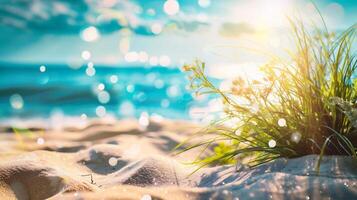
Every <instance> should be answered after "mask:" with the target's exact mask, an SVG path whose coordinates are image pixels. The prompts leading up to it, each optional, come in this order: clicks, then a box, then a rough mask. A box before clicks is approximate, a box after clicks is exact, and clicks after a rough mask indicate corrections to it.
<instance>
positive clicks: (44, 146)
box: [0, 120, 357, 200]
mask: <svg viewBox="0 0 357 200" xmlns="http://www.w3.org/2000/svg"><path fill="white" fill-rule="evenodd" d="M11 123H12V124H16V123H13V122H11ZM21 124H22V126H27V128H30V130H31V132H23V131H22V132H21V133H18V134H15V133H13V132H14V131H13V129H12V128H10V127H9V126H8V122H7V123H2V124H1V126H0V132H1V133H0V158H1V160H0V199H47V198H49V199H141V200H150V199H170V200H171V199H232V200H233V199H234V200H238V199H329V198H332V199H352V198H355V197H357V171H356V170H355V169H357V168H356V167H357V164H356V162H355V161H354V160H352V159H350V158H348V157H341V156H340V157H338V156H330V157H325V158H324V160H323V162H322V165H321V172H320V174H319V175H317V174H316V172H315V171H314V166H315V163H316V159H317V156H316V155H311V156H305V157H301V158H296V159H278V160H276V161H274V162H271V163H268V164H265V165H262V166H259V167H257V168H254V169H247V168H238V170H237V168H236V166H231V165H227V166H218V167H206V168H203V169H201V170H199V171H198V172H196V173H194V174H193V175H190V173H191V172H192V171H193V170H194V169H195V166H192V165H188V164H187V162H188V161H190V160H193V159H195V156H196V155H197V153H198V152H199V150H198V149H197V150H194V151H191V152H187V153H184V154H181V155H179V156H175V155H174V152H173V151H172V149H173V148H174V147H175V146H176V145H177V144H179V143H180V142H182V141H184V140H186V139H187V138H189V137H190V136H192V135H193V134H195V133H196V132H197V131H199V130H201V129H202V127H201V126H199V125H197V124H195V123H192V122H187V121H170V120H160V121H158V120H155V121H151V122H150V125H149V126H148V127H142V126H140V125H139V124H138V123H137V122H136V121H135V120H121V121H116V120H101V121H98V120H91V121H89V122H86V123H85V124H80V125H78V123H74V124H71V125H68V126H63V125H62V126H61V127H60V128H58V127H56V128H53V127H51V126H44V124H43V122H42V123H40V122H38V123H35V122H26V123H25V122H22V123H21ZM24 124H25V125H24ZM20 135H21V136H20ZM204 139H205V137H200V140H204Z"/></svg>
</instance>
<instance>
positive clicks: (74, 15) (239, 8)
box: [0, 0, 357, 77]
mask: <svg viewBox="0 0 357 200" xmlns="http://www.w3.org/2000/svg"><path fill="white" fill-rule="evenodd" d="M312 2H314V3H315V5H316V6H317V8H318V9H319V10H320V12H321V13H322V15H323V17H324V19H325V21H326V23H327V25H328V27H329V29H330V30H333V31H339V30H343V29H345V28H347V27H349V26H351V25H353V24H354V23H356V19H357V1H353V0H343V1H342V0H341V1H337V0H335V1H333V0H316V1H310V0H309V1H308V0H269V1H268V0H150V1H148V0H102V1H95V0H76V1H72V0H57V1H56V0H53V1H48V0H1V4H0V32H1V34H0V43H1V46H0V62H11V63H38V64H39V65H40V64H48V63H61V64H63V63H66V64H68V65H69V66H71V67H79V66H81V65H83V64H84V63H88V62H91V63H92V64H94V65H95V66H97V65H106V66H126V67H127V66H154V65H161V66H164V67H179V66H181V65H182V64H183V63H190V62H192V61H193V60H195V59H200V60H203V61H205V62H206V63H207V64H208V66H209V69H211V74H214V75H215V76H217V77H227V76H230V75H231V74H232V73H231V71H232V70H231V69H232V67H241V68H244V69H245V70H248V71H249V69H250V68H252V66H256V65H259V64H261V63H264V62H265V61H266V59H267V58H266V57H264V56H262V54H260V53H257V52H260V51H262V52H264V51H269V52H276V53H280V52H282V51H283V50H284V49H285V48H288V42H287V41H288V40H289V38H288V30H289V29H288V24H287V18H286V17H287V16H289V17H299V18H302V19H304V20H305V21H309V22H311V21H314V22H317V24H322V22H321V20H319V17H318V13H317V11H316V9H315V7H314V4H313V3H312ZM235 71H237V70H235ZM238 71H239V70H238Z"/></svg>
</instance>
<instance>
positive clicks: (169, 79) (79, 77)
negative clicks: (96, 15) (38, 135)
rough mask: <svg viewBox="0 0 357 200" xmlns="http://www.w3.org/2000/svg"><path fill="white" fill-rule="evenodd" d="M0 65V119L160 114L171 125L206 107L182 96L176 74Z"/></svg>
mask: <svg viewBox="0 0 357 200" xmlns="http://www.w3.org/2000/svg"><path fill="white" fill-rule="evenodd" d="M45 66H46V68H45V71H44V72H41V71H40V65H38V64H33V65H30V64H26V65H24V64H8V63H2V64H0V106H1V110H0V118H8V117H21V118H27V117H48V116H50V115H51V114H53V113H54V112H61V113H63V114H64V115H68V116H80V115H82V114H85V115H86V116H88V117H98V113H99V115H101V113H102V112H103V107H104V110H105V111H106V112H105V113H106V114H110V115H114V116H116V117H118V118H123V117H138V116H140V114H141V113H143V112H147V113H148V114H154V113H155V114H158V115H161V116H163V117H166V118H172V119H189V118H190V116H189V110H190V108H192V107H195V106H204V105H205V104H206V103H207V101H208V99H203V100H200V101H195V100H194V99H193V97H192V95H191V91H187V90H186V85H187V83H188V80H187V79H186V75H185V74H184V73H183V72H181V71H180V70H179V69H177V68H164V67H152V68H144V67H106V66H95V68H94V69H95V74H94V75H93V76H88V74H87V73H86V70H87V67H85V66H82V67H80V68H79V69H73V68H70V67H68V66H67V65H61V64H51V65H50V64H49V65H45Z"/></svg>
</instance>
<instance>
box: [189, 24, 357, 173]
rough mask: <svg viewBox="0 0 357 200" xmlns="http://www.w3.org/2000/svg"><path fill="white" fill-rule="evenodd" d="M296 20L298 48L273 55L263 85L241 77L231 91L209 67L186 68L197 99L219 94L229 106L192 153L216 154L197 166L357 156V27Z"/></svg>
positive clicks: (293, 30)
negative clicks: (331, 28)
mask: <svg viewBox="0 0 357 200" xmlns="http://www.w3.org/2000/svg"><path fill="white" fill-rule="evenodd" d="M290 22H291V30H292V35H293V39H294V40H295V41H294V44H295V49H294V51H293V52H288V53H289V58H288V59H287V58H279V57H272V58H271V61H270V62H269V63H267V64H265V65H264V66H262V67H261V68H260V69H261V71H262V72H263V74H264V76H263V78H261V79H260V80H247V79H244V78H241V77H238V78H236V79H235V80H233V81H232V84H231V85H232V87H231V89H229V90H226V91H225V90H222V89H219V88H217V87H216V86H215V85H214V84H213V83H212V82H211V81H210V80H209V78H208V77H207V75H206V74H205V63H203V62H200V61H197V62H195V63H194V64H192V65H185V66H184V67H183V69H184V70H185V71H187V73H189V74H190V76H189V77H190V80H191V87H192V88H193V89H195V90H196V93H197V94H207V93H209V94H212V93H213V94H218V95H219V96H220V98H221V99H222V102H223V106H224V108H223V112H224V117H222V118H221V119H220V120H218V121H216V122H215V123H213V124H212V125H211V126H209V127H208V128H207V129H206V131H204V133H205V135H210V136H212V139H211V140H208V141H207V142H203V143H199V144H196V145H193V146H192V147H189V148H188V149H191V148H194V147H198V146H204V150H205V149H207V148H210V149H213V153H212V154H210V155H208V156H205V157H203V158H200V160H199V161H197V163H199V164H200V165H201V166H205V165H209V164H213V163H216V164H217V163H233V162H236V161H237V160H239V161H240V162H243V163H244V164H248V165H250V166H255V165H259V164H262V163H265V162H269V161H271V160H274V159H276V158H280V157H285V158H293V157H299V156H304V155H309V154H320V155H321V156H322V155H348V156H352V157H354V158H357V157H356V147H357V103H356V100H357V78H356V75H357V70H356V69H357V60H356V57H355V56H356V55H355V52H354V50H353V44H354V43H355V35H356V25H354V26H352V27H350V28H348V29H347V30H345V31H344V32H342V33H340V34H338V35H333V34H331V33H329V32H328V31H327V29H324V30H321V29H317V28H314V30H313V31H308V30H307V27H306V26H305V25H304V24H303V23H302V22H296V21H290ZM227 121H235V122H236V123H235V124H234V125H233V126H226V125H224V124H225V122H227ZM188 149H186V150H188ZM320 158H321V157H320ZM318 166H319V163H317V167H318Z"/></svg>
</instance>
